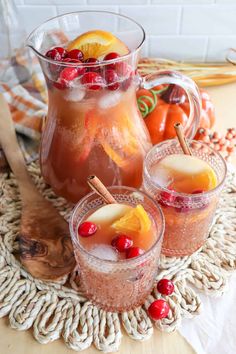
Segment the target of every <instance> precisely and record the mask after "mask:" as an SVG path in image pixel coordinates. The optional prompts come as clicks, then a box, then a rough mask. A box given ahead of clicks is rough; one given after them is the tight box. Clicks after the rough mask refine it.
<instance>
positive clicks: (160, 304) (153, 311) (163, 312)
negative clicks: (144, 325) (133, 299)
mask: <svg viewBox="0 0 236 354" xmlns="http://www.w3.org/2000/svg"><path fill="white" fill-rule="evenodd" d="M169 311H170V306H169V305H168V303H167V302H166V301H165V300H162V299H159V300H155V301H153V303H151V305H150V306H149V308H148V314H149V316H150V317H151V318H152V319H153V320H154V321H157V320H160V319H162V318H165V317H167V316H168V313H169Z"/></svg>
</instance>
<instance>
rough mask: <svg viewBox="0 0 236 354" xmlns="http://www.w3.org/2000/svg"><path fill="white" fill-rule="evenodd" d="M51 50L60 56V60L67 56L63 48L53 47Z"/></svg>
mask: <svg viewBox="0 0 236 354" xmlns="http://www.w3.org/2000/svg"><path fill="white" fill-rule="evenodd" d="M53 49H56V50H57V51H58V53H59V54H60V55H61V58H65V57H66V55H67V50H66V49H65V48H62V47H55V48H53Z"/></svg>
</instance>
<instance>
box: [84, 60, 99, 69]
mask: <svg viewBox="0 0 236 354" xmlns="http://www.w3.org/2000/svg"><path fill="white" fill-rule="evenodd" d="M85 63H86V65H87V71H94V72H100V66H99V64H100V62H99V60H98V59H96V58H88V59H86V60H85ZM90 66H91V67H90Z"/></svg>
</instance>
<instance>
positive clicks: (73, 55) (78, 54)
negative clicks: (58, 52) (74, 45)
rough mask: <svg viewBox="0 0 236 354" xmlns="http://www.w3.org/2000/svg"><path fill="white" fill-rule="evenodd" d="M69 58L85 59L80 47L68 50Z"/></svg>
mask: <svg viewBox="0 0 236 354" xmlns="http://www.w3.org/2000/svg"><path fill="white" fill-rule="evenodd" d="M67 58H70V59H77V60H80V61H84V54H83V53H82V52H81V50H79V49H72V50H70V51H69V52H67Z"/></svg>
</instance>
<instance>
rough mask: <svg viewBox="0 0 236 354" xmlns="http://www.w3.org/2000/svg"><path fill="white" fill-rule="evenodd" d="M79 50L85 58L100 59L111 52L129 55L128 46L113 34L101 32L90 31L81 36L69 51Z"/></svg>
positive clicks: (70, 46) (71, 44) (75, 40)
mask: <svg viewBox="0 0 236 354" xmlns="http://www.w3.org/2000/svg"><path fill="white" fill-rule="evenodd" d="M72 49H79V50H81V51H82V52H83V54H84V58H85V59H88V58H99V57H101V56H104V55H105V54H107V53H109V52H116V53H118V54H120V55H126V54H128V53H129V49H128V48H127V46H126V45H125V44H124V43H123V42H122V41H121V40H120V39H118V38H117V37H116V36H114V35H113V34H112V33H110V32H107V31H101V30H94V31H89V32H85V33H83V34H81V35H80V36H78V37H76V38H75V39H74V40H73V41H71V42H70V43H69V45H68V47H67V50H72Z"/></svg>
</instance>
